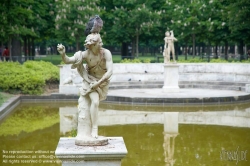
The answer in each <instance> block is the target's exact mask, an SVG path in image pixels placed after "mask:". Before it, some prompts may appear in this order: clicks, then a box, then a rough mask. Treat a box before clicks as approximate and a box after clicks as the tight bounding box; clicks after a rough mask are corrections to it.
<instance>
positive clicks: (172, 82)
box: [162, 63, 180, 92]
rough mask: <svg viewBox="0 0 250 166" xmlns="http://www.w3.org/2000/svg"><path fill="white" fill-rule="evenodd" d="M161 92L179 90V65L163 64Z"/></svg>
mask: <svg viewBox="0 0 250 166" xmlns="http://www.w3.org/2000/svg"><path fill="white" fill-rule="evenodd" d="M162 88H163V92H179V91H180V88H179V65H178V64H171V63H170V64H164V86H163V87H162Z"/></svg>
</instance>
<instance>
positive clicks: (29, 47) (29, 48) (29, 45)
mask: <svg viewBox="0 0 250 166" xmlns="http://www.w3.org/2000/svg"><path fill="white" fill-rule="evenodd" d="M28 55H29V59H30V56H31V43H30V38H28Z"/></svg>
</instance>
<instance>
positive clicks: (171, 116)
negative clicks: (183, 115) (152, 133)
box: [163, 112, 179, 166]
mask: <svg viewBox="0 0 250 166" xmlns="http://www.w3.org/2000/svg"><path fill="white" fill-rule="evenodd" d="M178 115H179V113H178V112H164V123H163V124H164V132H163V135H164V142H163V150H164V156H165V162H166V166H173V165H174V163H175V159H174V147H175V137H177V135H178V134H179V133H178V125H179V123H178Z"/></svg>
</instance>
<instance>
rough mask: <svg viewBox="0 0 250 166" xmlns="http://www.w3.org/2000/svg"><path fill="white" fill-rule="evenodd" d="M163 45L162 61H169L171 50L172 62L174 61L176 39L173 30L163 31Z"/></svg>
mask: <svg viewBox="0 0 250 166" xmlns="http://www.w3.org/2000/svg"><path fill="white" fill-rule="evenodd" d="M165 36H166V37H165V38H164V41H165V45H164V51H163V56H164V63H170V53H171V52H172V56H173V62H174V63H176V59H175V49H174V42H175V41H177V39H176V38H175V37H174V32H173V31H170V32H169V31H167V32H166V33H165Z"/></svg>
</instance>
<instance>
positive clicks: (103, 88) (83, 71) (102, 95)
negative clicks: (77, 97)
mask: <svg viewBox="0 0 250 166" xmlns="http://www.w3.org/2000/svg"><path fill="white" fill-rule="evenodd" d="M87 51H88V52H89V50H87ZM82 53H83V52H82V51H78V52H76V53H75V54H74V57H75V60H76V61H75V63H74V64H73V65H72V66H71V68H72V69H75V68H76V69H77V71H78V73H79V74H80V76H81V77H82V78H83V84H82V87H81V88H80V94H81V95H82V96H85V95H86V94H88V93H90V92H92V91H97V93H98V94H99V99H100V101H102V100H105V99H106V97H107V93H108V88H109V82H110V81H109V80H106V81H104V82H102V83H101V84H100V86H99V87H98V88H97V89H95V90H93V89H90V84H92V83H94V82H97V81H98V80H99V79H98V78H96V77H94V76H92V75H89V72H91V71H94V70H96V71H98V72H103V73H106V71H107V70H106V69H103V68H102V67H101V65H100V64H101V62H102V61H105V59H104V58H103V57H104V51H103V50H101V56H100V57H101V58H100V60H99V61H98V62H97V64H96V65H95V66H92V67H91V68H90V67H88V66H87V65H86V68H85V67H84V65H83V54H82Z"/></svg>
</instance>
